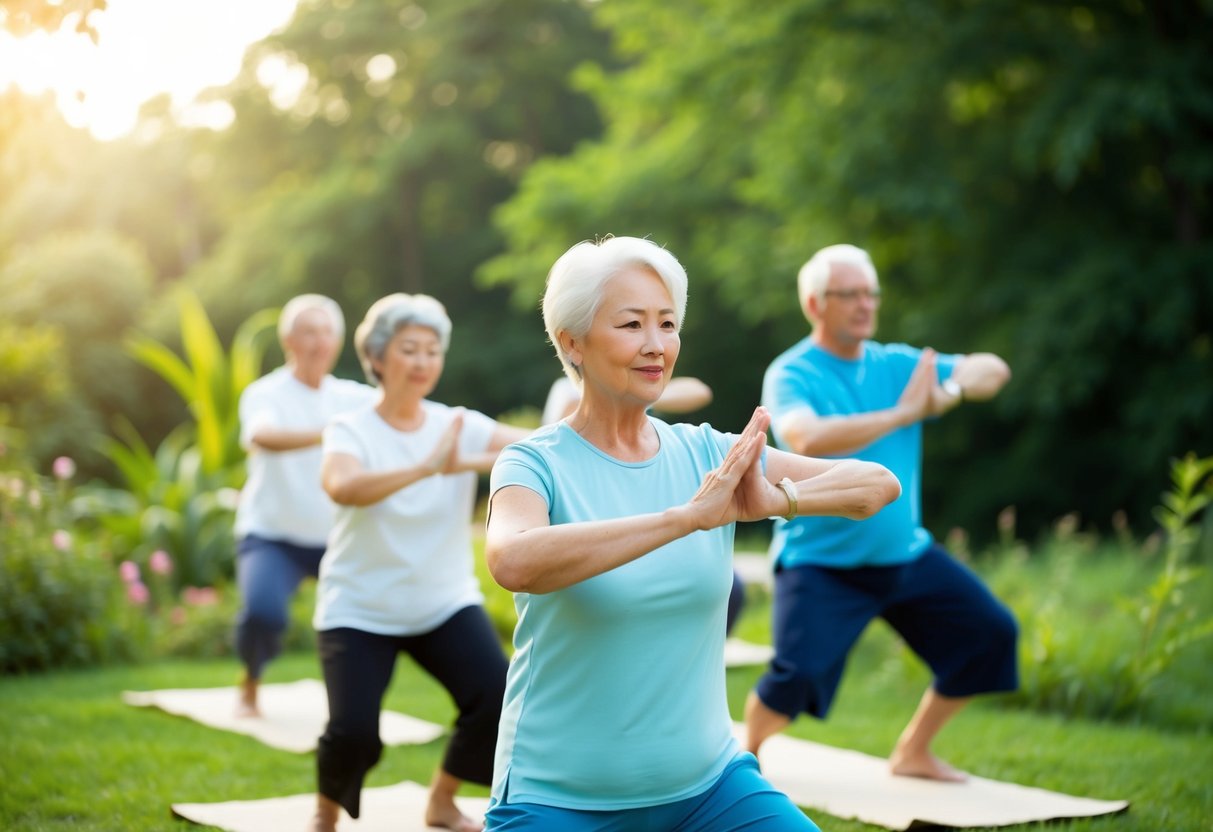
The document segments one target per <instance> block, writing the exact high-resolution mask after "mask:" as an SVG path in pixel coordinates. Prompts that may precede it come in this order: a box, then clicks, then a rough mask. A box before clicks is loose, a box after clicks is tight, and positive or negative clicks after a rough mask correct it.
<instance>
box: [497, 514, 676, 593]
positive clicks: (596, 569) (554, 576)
mask: <svg viewBox="0 0 1213 832" xmlns="http://www.w3.org/2000/svg"><path fill="white" fill-rule="evenodd" d="M695 528H696V527H695V524H694V522H693V519H692V517H691V513H690V512H689V511H688V509H687V507H686V506H675V507H673V508H669V509H666V510H665V511H662V512H656V513H653V514H641V515H635V516H632V517H622V518H618V519H615V520H592V521H587V522H583V523H566V524H561V525H556V526H539V527H536V528H531V529H527V530H525V531H513V532H511V531H503V530H498V531H494V530H493V529H492V527H491V526H490V531H489V537H488V539H487V541H486V544H485V558H486V560H487V562H488V566H489V571H490V572H491V573H492V575H493V579H494V580H496V581H497V583H499V584H500V585H501V586H502V587H504V588H505V589H508V590H510V591H511V592H529V593H535V594H540V593H545V592H554V591H556V590H558V589H564V588H565V587H568V586H572V585H573V584H575V583H578V582H580V581H584V580H586V579H588V578H593V577H594V576H596V575H601V574H602V573H604V572H609V571H610V570H612V569H615V568H616V567H619V566H623V565H624V564H626V563H631V562H632V561H634V560H636V559H638V558H640V557H643V556H644V555H646V554H648V553H649V552H652V551H653V550H654V549H658V548H660V547H662V546H664V545H665V544H667V543H670V542H671V541H674V540H677V539H678V538H680V537H685V536H686V535H688V534H690V533H691V532H692V531H695Z"/></svg>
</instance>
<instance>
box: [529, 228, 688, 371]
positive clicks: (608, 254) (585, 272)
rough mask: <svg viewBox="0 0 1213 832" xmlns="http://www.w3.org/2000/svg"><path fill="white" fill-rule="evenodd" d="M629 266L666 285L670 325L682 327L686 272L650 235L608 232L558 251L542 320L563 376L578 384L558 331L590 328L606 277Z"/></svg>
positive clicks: (580, 332)
mask: <svg viewBox="0 0 1213 832" xmlns="http://www.w3.org/2000/svg"><path fill="white" fill-rule="evenodd" d="M629 266H647V267H648V268H650V269H652V270H653V271H654V272H655V273H656V274H657V276H658V277H659V278H661V282H662V283H664V284H665V287H666V289H667V290H668V291H669V293H670V298H671V299H672V300H673V301H674V319H675V321H674V322H675V325H676V326H677V327H678V328H679V329H682V320H683V316H684V315H685V313H686V308H687V273H686V269H684V268H683V267H682V264H681V263H679V262H678V259H677V258H676V257H674V255H673V254H670V252H668V251H666V250H665V249H664V248H662V247H661V246H659V245H657V244H656V243H654V242H653V241H652V240H644V239H641V238H639V237H607V238H606V239H603V240H599V241H598V242H593V243H592V242H581V243H578V244H577V245H575V246H573V247H572V248H570V249H569V250H568V251H566V252H565V253H564V254H562V255H561V256H560V259H558V260H557V261H556V262H555V264H553V266H552V269H551V271H549V272H548V281H547V289H546V290H545V291H544V293H543V325H544V328H545V329H546V330H547V333H548V340H549V341H551V343H552V346H553V347H555V348H556V357H557V358H559V359H560V363H561V365H563V366H564V372H565V375H567V376H568V377H569V378H570V379H572V381H573V383H574V384H577V385H578V386H580V385H581V375H580V371H579V369H578V368H576V367H574V366H573V364H572V363H571V362H570V361H569V359H568V356H566V355H565V354H564V353H563V352H562V351H561V349H560V339H559V333H560V332H561V331H565V332H568V333H569V334H570V335H572V336H573V337H575V338H580V337H581V336H583V335H585V334H586V333H587V332H589V331H590V324H591V323H592V322H593V320H594V313H595V312H597V311H598V306H599V305H600V304H601V303H602V294H603V287H604V286H605V285H606V282H607V281H608V280H609V279H610V278H612V277H614V276H615V275H616V274H618V273H619V272H621V271H623V270H624V269H626V268H628V267H629Z"/></svg>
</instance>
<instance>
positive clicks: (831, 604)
mask: <svg viewBox="0 0 1213 832" xmlns="http://www.w3.org/2000/svg"><path fill="white" fill-rule="evenodd" d="M772 617H773V631H774V642H775V656H774V658H773V659H771V663H770V666H769V667H768V668H767V672H766V673H765V674H764V675H763V677H762V678H761V679H759V680H758V684H757V686H756V687H755V693H757V695H758V698H759V699H761V700H762V702H763V704H765V705H766V706H767V707H768V708H770V709H771V710H774V711H778V712H779V713H781V714H784V715H786V716H788V717H791V718H793V719H795V717H796V716H797V715H798V714H800V713H801V712H802V711H803V712H805V713H808V714H811V715H813V716H815V717H817V718H819V719H823V718H825V715H826V714H827V713H828V712H829V710H830V705H831V703H832V702H833V700H834V694H835V692H836V691H837V689H838V683H839V681H840V680H841V678H842V671H843V668H844V667H845V665H846V660H847V654H848V653H850V651H851V648H852V647H853V646H854V645H855V642H856V641H857V640H858V639H859V636H860V635H861V634H862V633H863V631H864V629H865V628H866V627H867V626H868V623H869V622H870V621H871V620H872V619H873V618H877V617H879V618H883V619H884V620H885V621H887V622H888V623H889V625H890V626H891V627H892V628H893V629H894V630H896V631H897V632H898V633H899V634H900V635H901V637H902V638H903V639H905V642H906V644H907V645H909V647H910V649H911V650H913V651H914V652H915V653H916V654H918V656H919V657H921V658H922V660H923V661H925V662H926V663H927V666H928V667H930V668H931V672H932V673H933V674H934V677H935V678H934V682H933V686H934V688H935V691H936V692H937V693H939V694H941V695H943V696H950V697H965V696H973V695H975V694H978V693H992V692H995V691H1009V690H1015V689H1016V688H1017V687H1018V686H1019V673H1018V666H1017V648H1016V642H1017V640H1018V636H1019V628H1018V626H1017V625H1016V623H1015V618H1014V616H1013V615H1012V614H1011V611H1010V610H1008V609H1007V608H1006V606H1004V605H1003V604H1002V602H1000V601H999V600H998V599H997V598H995V597H994V595H993V593H991V592H990V590H989V589H988V588H986V585H985V584H984V583H982V582H981V580H980V579H979V578H978V577H977V576H976V575H975V574H973V572H972V571H970V570H969V569H968V568H967V567H965V566H964V565H963V564H961V563H959V562H958V561H956V560H955V559H954V558H953V557H952V556H951V555H949V554H948V553H947V551H946V550H944V549H943V547H941V546H939V545H936V544H933V545H931V546H930V547H929V548H928V549H927V550H926V551H924V552H923V553H922V555H920V556H919V557H918V558H917V559H915V560H913V561H910V562H909V563H903V564H898V565H896V566H872V567H860V568H855V569H830V568H826V567H821V566H814V565H805V566H795V567H792V568H790V569H780V570H778V571H777V572H776V573H775V597H774V602H773V610H772Z"/></svg>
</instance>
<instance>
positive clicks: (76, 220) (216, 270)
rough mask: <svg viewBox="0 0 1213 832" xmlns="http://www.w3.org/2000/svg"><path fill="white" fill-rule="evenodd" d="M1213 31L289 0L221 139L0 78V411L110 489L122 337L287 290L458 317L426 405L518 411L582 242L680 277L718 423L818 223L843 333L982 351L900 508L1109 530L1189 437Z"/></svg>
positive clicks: (725, 422) (544, 370) (1198, 402)
mask: <svg viewBox="0 0 1213 832" xmlns="http://www.w3.org/2000/svg"><path fill="white" fill-rule="evenodd" d="M90 5H91V6H103V5H104V4H102V3H99V2H97V0H86V2H80V3H76V4H70V3H69V4H59V3H40V2H33V0H20V1H19V2H16V1H15V0H6V1H5V2H4V3H2V4H0V14H3V15H5V17H2V18H0V20H3V21H4V23H5V25H6V26H7V27H8V28H9V29H10V30H13V31H24V30H27V29H29V28H31V27H34V28H36V27H38V26H42V27H47V28H53V27H55V26H57V25H58V24H59V23H60V22H61V19H62V18H63V16H64V13H65V10H66V11H67V12H70V11H71V10H72V9H78V8H81V7H88V6H90ZM76 19H77V18H75V17H69V23H71V22H73V21H75V20H76ZM93 19H95V16H94V18H93ZM86 20H87V18H86ZM1211 33H1213V6H1211V5H1210V4H1209V3H1208V2H1199V1H1198V0H1187V2H1182V1H1181V0H1160V2H1152V3H1141V2H1138V0H1096V1H1095V2H1084V3H1055V2H1033V1H1028V2H1024V0H982V2H942V1H941V0H931V2H915V1H914V0H896V1H894V0H887V1H885V2H877V1H875V0H872V1H870V2H863V3H842V2H829V0H789V1H788V2H781V3H774V4H758V5H755V4H753V3H746V2H741V0H712V1H711V2H704V1H703V0H695V1H694V2H690V1H689V0H670V1H669V2H663V3H660V4H653V3H648V2H641V0H611V2H577V1H576V0H514V2H508V3H507V2H490V1H487V0H448V1H447V2H443V3H430V4H426V3H416V2H413V0H376V2H365V1H360V2H356V1H355V0H305V2H302V3H300V4H299V5H298V7H297V9H296V10H295V12H294V15H293V17H291V19H290V21H289V23H287V24H286V25H285V27H284V28H282V29H281V30H279V31H277V32H275V33H274V34H272V35H270V36H269V37H267V38H265V39H263V40H260V41H258V42H256V43H254V44H252V46H250V47H249V48H248V50H247V52H246V54H245V57H244V64H243V69H242V70H241V72H240V74H239V75H238V77H236V79H235V80H234V81H232V82H231V83H230V84H228V85H226V86H223V87H220V88H214V89H211V90H208V91H207V92H206V93H205V94H204V96H203V97H204V98H205V99H207V100H209V101H222V102H226V103H227V104H228V105H230V108H231V111H232V113H233V114H234V119H233V120H232V121H231V123H230V125H228V126H227V127H226V128H225V129H222V130H212V129H206V128H200V127H194V128H189V127H183V126H180V125H179V124H177V123H176V122H175V121H174V119H173V117H172V114H171V107H170V105H169V101H168V100H167V97H163V98H160V99H154V100H152V101H150V102H148V103H147V104H145V105H144V107H143V110H142V112H141V115H140V121H139V123H138V125H137V126H136V128H135V129H134V130H133V131H132V132H131V133H129V134H128V135H125V136H123V137H120V138H118V139H115V140H111V141H99V140H97V139H94V138H93V137H92V136H91V135H90V134H89V133H88V132H86V131H84V130H81V129H77V128H72V127H69V126H68V125H67V124H66V123H65V122H64V120H63V118H62V117H61V116H60V114H59V112H58V110H57V109H56V107H55V103H54V101H53V100H52V98H51V97H50V95H49V94H44V95H42V96H33V95H29V94H26V93H23V92H21V91H20V90H18V89H17V88H15V87H10V88H9V89H8V90H7V91H4V92H2V93H0V160H2V163H0V297H2V298H3V302H2V303H0V413H2V414H3V415H2V416H0V418H3V420H4V421H5V422H6V423H7V424H8V425H9V426H10V427H11V428H16V429H21V430H23V431H25V433H26V437H27V441H26V443H25V444H26V446H27V448H28V450H29V451H30V453H31V454H32V455H33V456H34V458H35V460H36V461H38V462H40V463H46V462H47V461H49V460H50V459H52V458H54V457H55V456H58V455H63V454H66V455H70V456H72V457H73V458H74V459H76V460H77V461H78V462H79V463H80V464H81V466H82V469H83V471H84V472H85V473H86V474H88V475H90V476H98V477H101V478H104V479H107V480H111V481H112V480H113V479H114V476H115V471H114V468H113V466H112V465H110V464H109V463H108V462H107V460H106V459H105V457H104V455H102V454H100V453H99V451H98V447H99V442H100V441H101V438H102V437H105V436H112V435H114V432H115V430H116V428H115V424H116V422H115V419H116V417H119V416H121V417H122V418H124V419H126V420H129V422H130V424H131V425H133V427H134V428H135V430H136V431H137V432H138V434H139V435H140V436H142V437H143V438H144V440H145V441H146V442H147V443H148V444H149V445H150V446H151V447H155V446H156V445H157V444H158V443H159V442H160V441H161V440H162V439H163V438H164V437H166V436H167V435H168V434H169V433H170V432H171V431H172V430H173V429H174V428H175V427H176V426H177V425H178V424H179V423H180V422H181V421H182V420H183V418H184V417H185V415H186V410H185V408H186V404H185V403H184V402H182V401H181V400H180V399H179V398H178V397H176V396H173V395H171V393H170V392H169V389H168V388H167V387H166V385H165V384H164V382H163V380H161V379H160V378H159V377H158V376H157V375H156V373H154V372H152V371H151V370H150V369H148V368H147V367H145V366H143V365H141V364H140V363H138V362H136V361H133V360H131V356H130V355H129V354H128V352H127V350H126V349H125V348H124V341H125V340H126V339H127V338H128V337H129V333H130V332H132V331H136V332H140V333H143V334H144V335H145V336H147V337H150V338H152V339H154V340H157V341H161V342H163V343H165V344H166V345H167V346H169V347H170V348H172V349H175V350H179V349H180V341H181V336H180V331H179V330H180V311H179V310H180V306H181V301H180V295H181V293H182V292H183V291H186V290H188V291H189V292H190V293H192V294H194V295H195V296H196V297H197V298H199V299H200V300H201V302H202V304H203V306H204V307H205V309H206V311H207V313H208V314H209V316H210V318H211V320H212V321H213V323H214V326H215V329H216V330H217V333H218V337H219V338H220V340H221V341H222V342H223V343H225V344H226V343H228V342H229V341H230V339H231V337H232V336H233V334H234V332H235V331H236V329H237V327H238V326H239V325H240V324H241V323H242V322H243V321H245V320H246V319H247V318H249V317H250V316H251V315H253V314H254V313H256V312H258V311H259V310H261V309H264V308H267V307H271V308H272V307H276V306H278V305H280V304H281V303H282V302H283V301H284V300H286V299H287V298H289V297H290V296H292V295H294V294H297V293H300V292H305V291H308V292H323V293H326V294H329V295H331V296H333V297H334V298H336V299H337V300H338V301H339V302H340V303H341V304H342V306H343V307H344V308H345V310H346V313H347V316H348V317H349V318H350V319H352V320H357V319H358V318H359V317H360V316H361V314H362V313H363V312H364V311H365V309H366V307H367V306H368V305H369V304H370V303H371V302H372V301H373V300H375V299H376V298H378V297H380V296H382V295H384V294H386V293H388V292H392V291H401V290H403V291H424V292H428V293H431V294H433V295H435V296H437V297H438V298H439V299H441V300H442V301H443V302H444V303H445V304H446V305H447V306H448V308H449V309H450V311H451V314H452V318H453V320H454V321H455V325H456V329H455V338H454V341H453V345H452V349H451V355H450V360H449V364H448V369H447V372H446V375H445V378H444V379H443V382H442V385H441V387H440V388H439V390H438V391H437V394H436V396H437V397H438V398H440V399H443V400H446V401H449V402H458V403H462V404H466V405H469V406H472V407H476V408H479V409H481V410H484V411H485V412H488V413H490V414H499V413H502V412H506V411H512V410H516V409H518V408H523V407H538V406H539V405H540V404H541V403H542V400H543V396H544V394H545V392H546V390H547V387H548V385H549V384H550V382H551V381H552V379H553V378H554V377H555V376H556V375H557V374H558V367H557V364H556V362H555V361H554V360H553V359H552V357H551V356H550V354H549V350H548V348H547V347H546V346H545V343H544V338H543V334H542V329H541V324H540V321H539V317H538V314H537V304H538V298H539V294H540V292H541V289H542V283H543V279H544V276H545V274H546V270H547V267H548V266H549V265H550V264H551V262H552V261H553V260H554V258H555V257H556V256H557V254H558V253H559V252H561V251H563V250H564V249H565V248H567V247H568V246H569V245H570V244H571V243H573V242H576V241H578V240H581V239H586V238H593V237H598V236H602V235H605V234H612V233H613V234H637V235H644V236H649V237H651V238H653V239H654V240H656V241H658V242H660V243H661V244H663V245H665V246H667V247H668V248H670V249H671V250H672V251H673V252H674V253H675V254H676V255H678V256H679V257H680V259H682V261H683V262H684V264H685V265H686V266H687V268H688V271H689V273H690V275H691V304H690V307H689V311H688V318H687V321H686V330H685V336H684V350H683V357H682V360H681V363H680V366H679V371H680V372H682V373H685V374H692V375H696V376H700V377H702V378H703V379H705V380H706V381H708V382H709V383H710V384H711V385H712V386H713V387H714V389H715V390H716V394H717V395H716V399H715V401H714V402H713V404H712V405H711V407H710V408H709V409H708V410H707V411H705V412H703V413H700V414H696V416H695V418H696V419H705V420H708V421H711V422H712V423H713V424H715V425H717V426H719V427H722V428H725V429H736V428H738V427H739V426H740V425H741V424H743V421H744V419H745V417H746V415H747V414H748V412H749V411H750V409H751V408H752V407H753V406H754V404H756V402H757V399H758V394H759V388H760V382H761V375H762V371H763V369H764V368H765V366H766V364H767V363H768V362H769V361H770V359H772V358H773V357H774V356H775V355H776V354H777V353H778V352H779V351H781V350H782V349H783V348H785V347H786V346H788V345H789V344H790V343H791V342H792V341H793V340H794V339H796V338H798V337H800V336H802V335H803V334H804V333H805V331H806V325H805V323H804V321H803V319H802V317H801V315H800V313H799V311H798V310H797V307H796V302H795V289H794V286H795V273H796V270H797V268H798V267H799V266H800V264H801V263H802V262H803V261H804V260H805V259H806V258H807V257H808V255H809V254H811V253H812V252H813V251H814V250H815V249H816V248H818V247H820V246H822V245H825V244H829V243H833V242H838V241H844V240H845V241H851V242H854V243H857V244H859V245H862V246H865V247H867V248H869V249H870V250H871V251H872V252H873V254H874V256H875V259H876V262H877V265H878V267H879V269H880V271H881V274H882V277H883V281H884V287H885V290H886V295H887V302H886V304H885V307H884V316H883V321H882V324H881V329H880V333H879V337H881V338H882V339H883V340H904V341H907V342H910V343H914V344H920V345H931V346H934V347H936V348H938V349H941V350H947V351H974V350H992V351H994V352H997V353H999V354H1001V355H1003V356H1004V357H1005V358H1006V359H1007V360H1008V361H1009V362H1010V364H1011V366H1012V368H1013V369H1014V372H1015V378H1014V381H1013V383H1012V384H1011V386H1010V387H1009V388H1008V389H1007V390H1006V392H1005V393H1004V395H1002V396H1001V397H1000V398H999V400H997V401H996V402H995V403H993V404H992V405H990V406H986V407H980V408H973V409H972V410H971V411H967V412H964V413H963V414H960V415H958V416H957V417H955V418H952V419H948V420H946V423H941V424H940V425H939V426H935V427H932V428H931V429H930V430H929V431H928V435H927V455H928V462H927V472H928V473H927V477H926V481H925V486H924V488H925V490H924V500H925V506H926V516H927V517H928V518H929V519H930V521H931V523H932V524H933V525H934V526H935V527H936V528H937V529H939V530H940V531H941V532H942V531H946V530H947V529H948V528H951V527H953V526H959V527H962V528H965V529H968V530H969V531H970V533H971V534H974V535H977V536H979V537H981V538H982V539H990V538H992V536H993V528H994V525H993V518H994V516H995V515H996V514H997V512H998V511H1000V510H1002V509H1003V508H1005V507H1006V506H1009V505H1014V506H1016V508H1017V511H1018V518H1019V526H1020V528H1021V529H1023V530H1024V531H1025V532H1027V533H1029V534H1031V533H1034V532H1036V531H1040V530H1044V529H1046V528H1048V527H1049V525H1050V524H1051V523H1052V522H1053V521H1054V520H1055V519H1056V518H1057V517H1059V516H1061V515H1063V514H1068V513H1071V512H1077V513H1078V515H1079V516H1080V517H1081V519H1082V523H1083V524H1084V526H1091V527H1095V528H1100V529H1105V530H1106V529H1109V528H1110V527H1111V523H1112V518H1113V516H1114V515H1116V513H1117V512H1120V511H1123V512H1124V513H1125V517H1127V519H1128V522H1129V523H1130V525H1131V526H1132V527H1133V528H1134V529H1135V530H1137V531H1140V532H1142V533H1145V532H1147V531H1148V530H1149V527H1150V525H1151V518H1150V513H1149V512H1150V509H1151V507H1152V506H1153V505H1154V504H1155V503H1156V501H1157V498H1158V495H1159V493H1160V491H1162V490H1163V489H1165V487H1166V470H1167V464H1168V460H1169V459H1171V458H1173V457H1178V456H1180V455H1182V454H1183V453H1185V452H1187V451H1195V452H1197V453H1198V454H1207V453H1208V452H1210V451H1211V450H1213V418H1211V413H1213V407H1211V405H1213V342H1211V340H1210V339H1211V335H1210V333H1211V331H1213V326H1211V319H1213V278H1211V275H1210V270H1211V267H1213V247H1211V245H1210V239H1209V235H1210V210H1211V206H1210V196H1211V190H1210V189H1211V182H1213V141H1211V139H1213V59H1211V58H1210V55H1213V34H1211ZM284 78H285V79H290V85H286V86H284V85H285V83H286V82H284V81H283V79H284ZM270 340H271V341H272V339H270ZM268 349H269V354H270V358H271V359H273V360H276V359H277V357H278V356H277V355H276V349H277V347H276V345H275V344H272V343H271V344H269V345H268ZM269 363H270V362H266V368H268V365H269ZM339 372H340V373H341V374H344V375H350V376H356V375H357V374H358V373H357V366H356V362H355V360H354V356H353V351H352V349H347V350H346V352H345V354H344V356H343V359H342V364H341V365H340V369H339Z"/></svg>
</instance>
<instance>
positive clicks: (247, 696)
mask: <svg viewBox="0 0 1213 832" xmlns="http://www.w3.org/2000/svg"><path fill="white" fill-rule="evenodd" d="M258 684H259V682H258V680H256V679H253V678H251V677H249V676H245V677H244V678H242V679H241V680H240V699H239V701H237V702H236V716H237V717H240V718H245V717H259V716H261V709H260V708H258V707H257V685H258Z"/></svg>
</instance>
